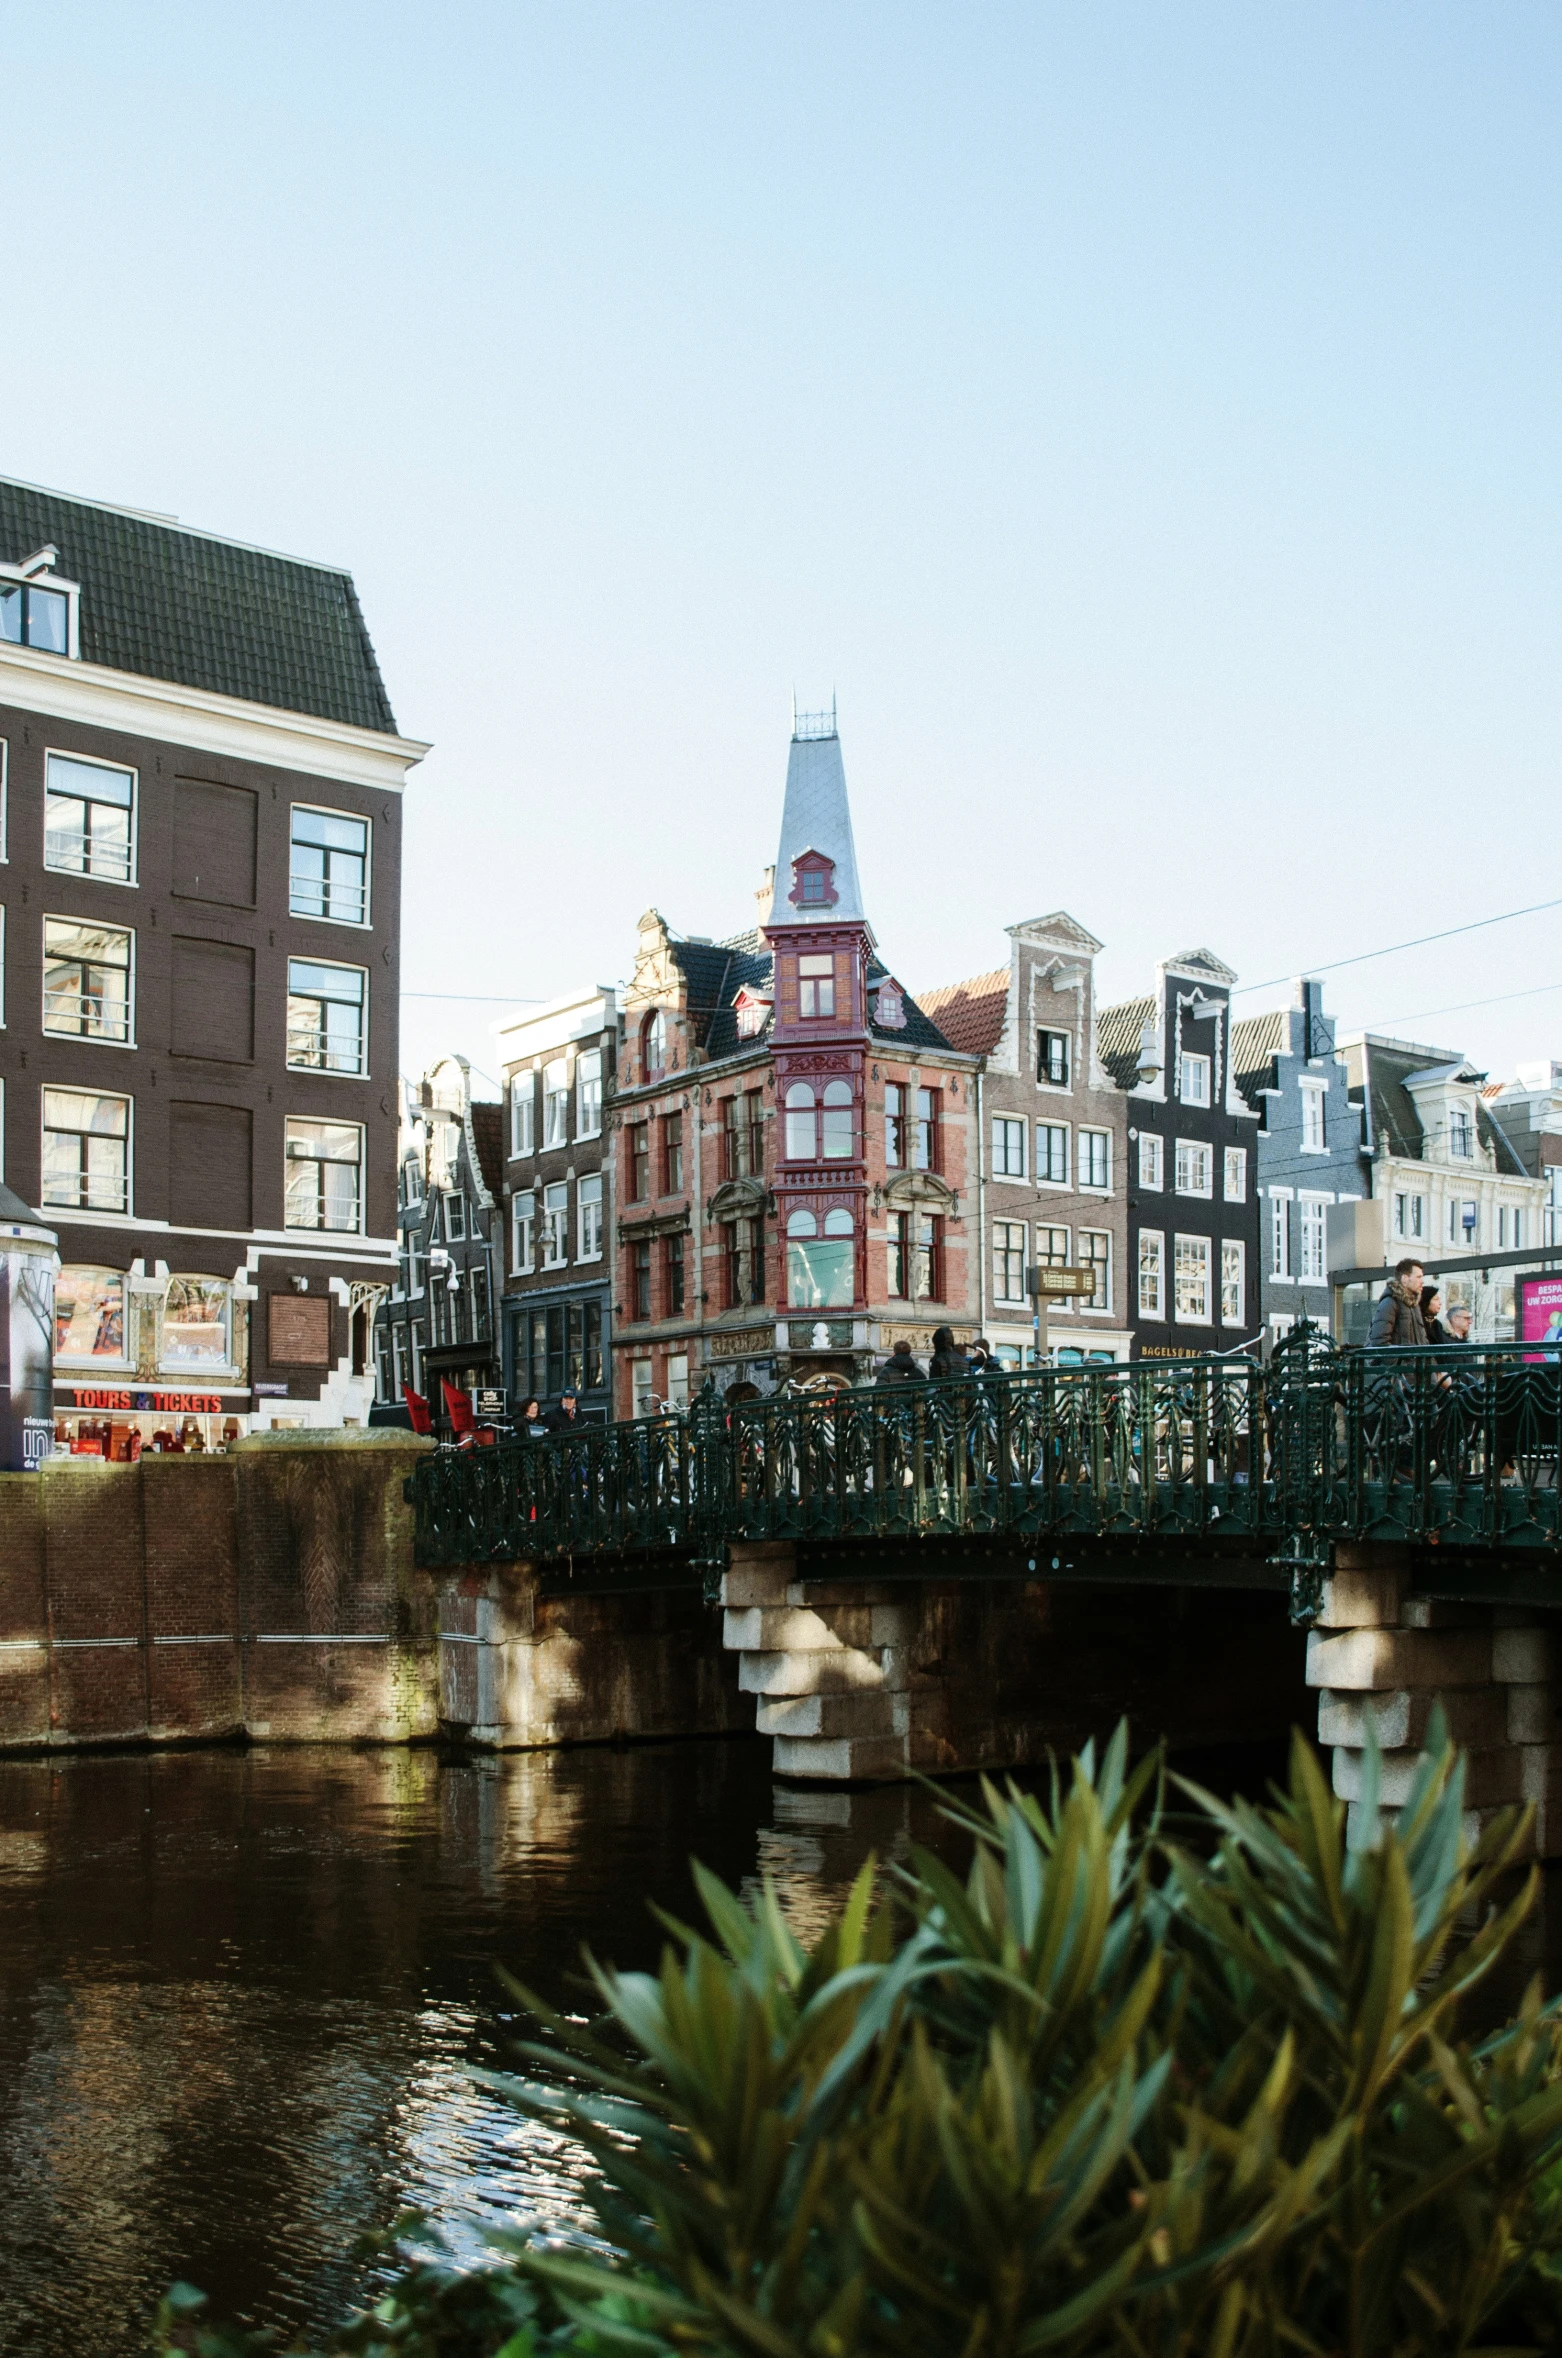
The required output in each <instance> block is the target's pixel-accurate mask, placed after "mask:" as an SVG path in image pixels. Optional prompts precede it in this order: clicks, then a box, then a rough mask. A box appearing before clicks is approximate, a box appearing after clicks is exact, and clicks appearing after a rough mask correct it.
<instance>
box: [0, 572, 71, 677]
mask: <svg viewBox="0 0 1562 2358" xmlns="http://www.w3.org/2000/svg"><path fill="white" fill-rule="evenodd" d="M57 553H58V552H57V551H56V550H54V549H52V548H43V549H39V550H38V551H37V553H36V555H34V556H31V557H28V558H26V559H24V561H23V562H22V563H21V564H20V565H0V646H10V647H36V648H37V649H39V651H40V652H41V653H43V654H45V655H75V654H76V653H77V652H78V643H77V627H76V620H77V617H76V609H77V602H78V600H79V598H80V596H81V591H80V588H79V586H78V584H77V583H76V582H74V581H66V580H64V579H62V578H61V576H60V575H59V574H57V573H55V572H54V571H53V570H52V567H53V565H54V561H55V557H56V555H57Z"/></svg>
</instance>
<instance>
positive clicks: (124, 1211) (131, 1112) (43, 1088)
mask: <svg viewBox="0 0 1562 2358" xmlns="http://www.w3.org/2000/svg"><path fill="white" fill-rule="evenodd" d="M52 1090H58V1091H59V1093H60V1094H61V1095H62V1096H66V1097H107V1098H111V1099H113V1100H114V1102H115V1103H116V1104H119V1105H122V1106H123V1107H124V1108H125V1196H124V1203H123V1205H122V1207H121V1208H120V1210H119V1211H117V1212H113V1211H109V1210H108V1209H106V1208H105V1207H103V1206H101V1205H96V1204H82V1203H75V1204H51V1203H50V1202H49V1201H48V1199H47V1197H43V1200H42V1202H41V1203H40V1206H39V1208H40V1210H43V1211H50V1212H76V1213H78V1214H80V1215H81V1216H83V1217H85V1218H87V1219H92V1220H108V1221H114V1220H131V1219H134V1217H135V1178H136V1101H135V1099H134V1098H133V1097H132V1096H129V1095H128V1094H127V1093H126V1092H125V1091H123V1090H120V1089H77V1088H72V1087H71V1086H70V1085H69V1084H68V1083H65V1082H61V1081H46V1082H43V1083H41V1084H40V1086H39V1090H38V1144H39V1153H40V1155H41V1156H43V1155H46V1152H47V1150H46V1147H45V1144H44V1141H45V1139H46V1137H47V1134H48V1128H49V1124H48V1119H47V1116H46V1113H45V1110H44V1109H45V1105H46V1102H47V1100H48V1097H49V1094H50V1092H51V1091H52ZM61 1135H62V1136H64V1137H70V1136H73V1135H74V1136H77V1137H82V1136H85V1135H86V1133H85V1132H82V1131H76V1132H70V1131H64V1132H62V1133H61ZM39 1193H40V1196H42V1193H43V1163H42V1161H40V1164H39Z"/></svg>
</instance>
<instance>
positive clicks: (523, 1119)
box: [510, 1065, 537, 1163]
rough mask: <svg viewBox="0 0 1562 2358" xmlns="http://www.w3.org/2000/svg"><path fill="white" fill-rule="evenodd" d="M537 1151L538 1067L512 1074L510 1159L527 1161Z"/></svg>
mask: <svg viewBox="0 0 1562 2358" xmlns="http://www.w3.org/2000/svg"><path fill="white" fill-rule="evenodd" d="M536 1151H537V1068H536V1066H535V1065H528V1066H527V1067H526V1070H525V1071H524V1072H520V1073H512V1074H511V1075H510V1160H511V1162H512V1163H519V1162H524V1161H526V1160H527V1159H528V1158H529V1157H530V1156H532V1155H534V1154H535V1153H536Z"/></svg>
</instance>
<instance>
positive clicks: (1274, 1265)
mask: <svg viewBox="0 0 1562 2358" xmlns="http://www.w3.org/2000/svg"><path fill="white" fill-rule="evenodd" d="M1269 1274H1270V1276H1271V1277H1280V1278H1289V1276H1290V1274H1291V1207H1290V1204H1289V1203H1288V1201H1287V1200H1286V1198H1285V1197H1284V1196H1283V1195H1271V1197H1270V1198H1269Z"/></svg>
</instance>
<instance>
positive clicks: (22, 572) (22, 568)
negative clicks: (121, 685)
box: [0, 547, 81, 663]
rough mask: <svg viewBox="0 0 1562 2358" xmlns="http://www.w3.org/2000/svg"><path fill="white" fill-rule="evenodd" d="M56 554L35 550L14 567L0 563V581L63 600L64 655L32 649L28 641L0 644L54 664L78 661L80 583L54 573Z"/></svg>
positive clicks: (47, 649)
mask: <svg viewBox="0 0 1562 2358" xmlns="http://www.w3.org/2000/svg"><path fill="white" fill-rule="evenodd" d="M56 554H57V552H56V551H55V550H54V548H52V547H45V548H41V549H37V550H35V551H34V552H33V553H32V555H31V557H29V558H27V559H24V560H23V562H22V563H20V564H17V565H8V564H0V581H4V582H9V583H10V584H12V586H13V587H19V588H21V589H40V590H48V591H50V592H51V593H52V594H53V595H54V596H55V597H57V598H63V599H64V600H65V653H64V655H63V656H62V655H61V654H60V651H59V649H58V648H57V647H35V646H34V645H33V644H32V642H31V640H30V639H29V640H25V641H20V642H19V641H17V640H15V639H6V640H4V641H3V642H0V644H4V645H5V646H8V647H12V646H18V645H24V646H25V647H26V650H27V652H28V654H29V655H44V656H47V657H49V658H50V659H51V660H52V661H54V662H56V663H61V662H65V663H79V662H80V661H81V583H80V582H79V581H67V580H66V578H65V575H64V574H63V573H56V572H55V570H54V561H55V557H56Z"/></svg>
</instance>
